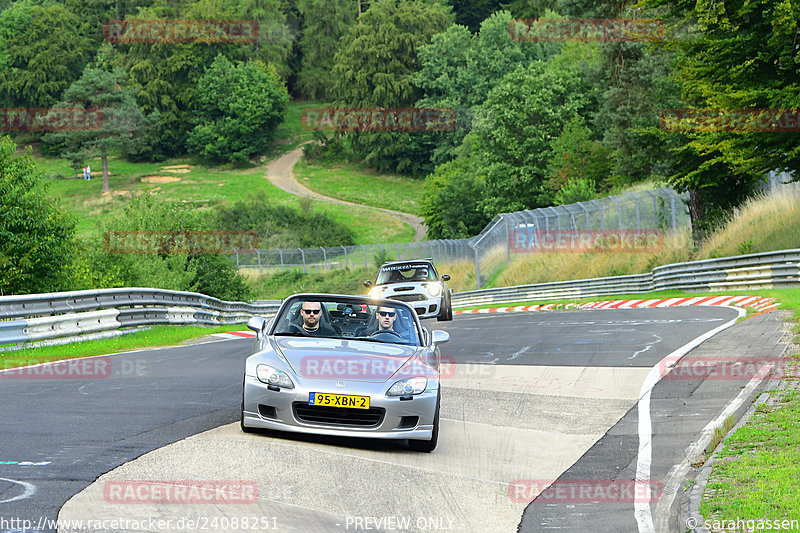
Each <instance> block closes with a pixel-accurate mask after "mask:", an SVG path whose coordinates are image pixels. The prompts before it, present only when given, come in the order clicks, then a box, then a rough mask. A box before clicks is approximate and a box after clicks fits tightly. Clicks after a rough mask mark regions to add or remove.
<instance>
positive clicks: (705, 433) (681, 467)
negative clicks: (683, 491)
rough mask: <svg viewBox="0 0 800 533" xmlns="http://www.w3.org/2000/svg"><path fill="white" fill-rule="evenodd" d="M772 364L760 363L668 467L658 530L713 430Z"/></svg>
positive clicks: (664, 525) (662, 527)
mask: <svg viewBox="0 0 800 533" xmlns="http://www.w3.org/2000/svg"><path fill="white" fill-rule="evenodd" d="M773 366H774V365H771V364H764V365H762V366H761V368H760V369H759V371H758V373H757V374H756V375H755V376H753V378H752V379H751V380H750V381H749V382H748V383H747V386H746V387H745V388H743V389H742V390H741V391H740V392H739V395H738V396H736V398H734V399H733V400H731V402H730V403H729V404H728V405H727V406H725V409H724V410H723V411H722V413H720V414H719V416H717V418H715V419H714V420H712V421H711V422H709V423H708V424H707V425H706V427H704V428H703V430H702V431H701V432H700V437H699V438H698V439H697V440H696V441H694V442H693V443H692V444H690V445H689V446H688V447H687V448H686V451H685V456H686V461H682V462H681V463H679V464H677V465H675V466H673V467H672V468H671V469H670V471H669V473H668V474H667V476H666V480H665V481H666V482H665V483H664V490H663V494H662V495H661V499H660V500H659V501H658V503H657V504H656V517H655V520H656V523H657V524H658V528H657V529H658V531H667V529H668V524H669V507H670V505H671V503H672V500H673V499H674V498H675V495H676V494H678V490H679V489H680V486H681V484H682V482H683V479H684V478H685V477H686V473H687V472H688V471H689V467H690V466H691V465H692V464H693V463H694V462H695V461H696V460H698V457H699V456H700V455H703V453H704V451H705V449H706V448H707V447H708V445H709V444H710V443H711V439H712V438H713V437H714V431H715V430H716V429H717V428H720V427H722V426H723V424H724V423H725V419H726V418H728V417H729V416H731V415H732V414H733V413H735V412H736V410H737V409H739V407H740V406H741V405H742V404H743V403H744V402H745V400H747V398H748V396H749V395H750V393H751V392H753V389H755V388H756V387H757V386H758V384H759V383H761V382H762V381H763V380H764V379H766V378H767V376H769V374H770V370H771V369H772V367H773Z"/></svg>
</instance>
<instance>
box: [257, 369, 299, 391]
mask: <svg viewBox="0 0 800 533" xmlns="http://www.w3.org/2000/svg"><path fill="white" fill-rule="evenodd" d="M256 376H257V377H258V381H260V382H262V383H266V384H267V385H275V386H276V387H282V388H284V389H293V388H294V383H292V378H290V377H289V374H287V373H286V372H284V371H282V370H278V369H277V368H272V367H271V366H267V365H258V366H257V367H256Z"/></svg>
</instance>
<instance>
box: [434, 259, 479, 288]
mask: <svg viewBox="0 0 800 533" xmlns="http://www.w3.org/2000/svg"><path fill="white" fill-rule="evenodd" d="M436 270H438V271H439V274H440V275H444V274H449V275H450V281H448V282H447V286H448V287H450V288H451V289H453V291H454V292H461V291H468V290H472V289H474V288H475V263H473V262H471V261H453V262H451V263H436Z"/></svg>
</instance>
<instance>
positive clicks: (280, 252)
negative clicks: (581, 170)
mask: <svg viewBox="0 0 800 533" xmlns="http://www.w3.org/2000/svg"><path fill="white" fill-rule="evenodd" d="M278 253H279V254H280V256H281V272H283V270H284V268H283V250H281V249H280V248H278Z"/></svg>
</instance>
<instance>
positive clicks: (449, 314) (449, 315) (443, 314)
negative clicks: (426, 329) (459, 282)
mask: <svg viewBox="0 0 800 533" xmlns="http://www.w3.org/2000/svg"><path fill="white" fill-rule="evenodd" d="M436 320H437V321H438V322H446V321H448V320H453V304H452V303H451V302H450V291H449V290H448V291H447V296H445V297H444V298H442V308H441V309H440V310H439V315H438V316H437V317H436Z"/></svg>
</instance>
